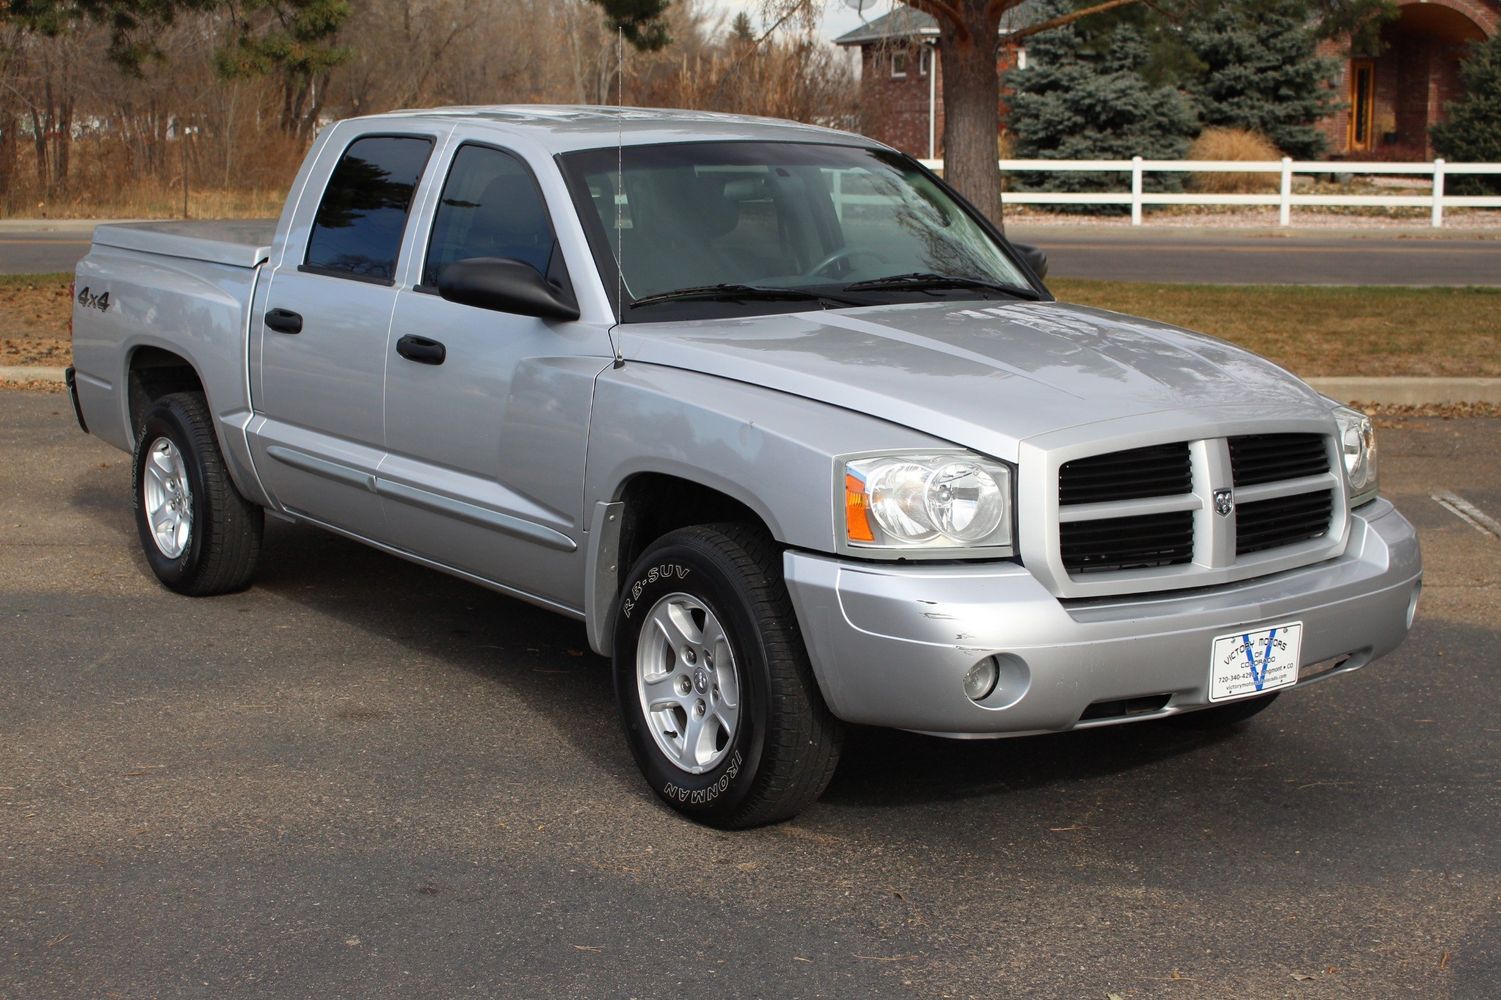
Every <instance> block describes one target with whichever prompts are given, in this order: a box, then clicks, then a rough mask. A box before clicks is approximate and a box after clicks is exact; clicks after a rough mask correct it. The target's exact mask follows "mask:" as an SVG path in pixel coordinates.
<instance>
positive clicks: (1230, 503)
mask: <svg viewBox="0 0 1501 1000" xmlns="http://www.w3.org/2000/svg"><path fill="white" fill-rule="evenodd" d="M1234 509H1235V494H1234V493H1233V492H1231V491H1230V490H1215V491H1214V512H1215V513H1216V514H1218V515H1219V516H1220V517H1229V516H1230V512H1231V511H1232V510H1234Z"/></svg>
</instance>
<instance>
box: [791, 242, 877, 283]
mask: <svg viewBox="0 0 1501 1000" xmlns="http://www.w3.org/2000/svg"><path fill="white" fill-rule="evenodd" d="M855 257H869V258H871V259H872V260H874V261H876V262H877V263H880V264H885V263H886V262H887V260H888V258H886V257H883V256H881V255H880V254H878V253H876V252H875V251H874V250H866V249H865V248H864V247H840V248H839V249H838V250H835V251H834V252H833V253H831V254H829V255H828V256H827V257H825V258H824V259H823V260H821V261H819V262H818V263H817V264H814V265H813V266H812V267H810V268H808V274H810V275H817V276H825V275H824V272H825V271H827V270H828V269H829V268H831V267H833V266H834V265H835V264H838V263H839V262H840V261H844V260H851V259H853V258H855ZM830 277H831V276H830Z"/></svg>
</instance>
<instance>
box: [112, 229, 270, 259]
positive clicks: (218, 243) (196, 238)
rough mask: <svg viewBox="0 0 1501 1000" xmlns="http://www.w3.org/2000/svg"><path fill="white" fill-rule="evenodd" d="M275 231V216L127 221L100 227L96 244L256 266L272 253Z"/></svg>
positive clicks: (168, 255) (169, 255) (170, 255)
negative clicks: (273, 217) (223, 219)
mask: <svg viewBox="0 0 1501 1000" xmlns="http://www.w3.org/2000/svg"><path fill="white" fill-rule="evenodd" d="M275 234H276V220H275V219H244V220H233V221H225V222H191V221H189V222H123V223H111V224H110V225H107V226H96V227H95V228H94V243H95V244H97V245H99V246H107V247H118V248H120V249H122V250H140V251H144V252H145V253H155V254H162V255H164V256H167V257H186V258H188V259H190V260H202V261H208V262H210V263H214V264H228V265H230V266H231V267H255V266H256V265H257V264H259V263H260V262H261V261H263V260H265V259H266V258H267V257H269V256H270V254H271V240H272V238H273V237H274V236H275Z"/></svg>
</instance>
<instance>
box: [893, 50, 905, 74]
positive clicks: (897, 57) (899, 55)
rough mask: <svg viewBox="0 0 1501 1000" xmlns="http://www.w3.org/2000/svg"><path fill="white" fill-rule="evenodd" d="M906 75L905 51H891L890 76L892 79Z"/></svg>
mask: <svg viewBox="0 0 1501 1000" xmlns="http://www.w3.org/2000/svg"><path fill="white" fill-rule="evenodd" d="M906 75H907V53H906V52H893V53H891V78H892V79H893V80H900V79H902V78H904V77H906Z"/></svg>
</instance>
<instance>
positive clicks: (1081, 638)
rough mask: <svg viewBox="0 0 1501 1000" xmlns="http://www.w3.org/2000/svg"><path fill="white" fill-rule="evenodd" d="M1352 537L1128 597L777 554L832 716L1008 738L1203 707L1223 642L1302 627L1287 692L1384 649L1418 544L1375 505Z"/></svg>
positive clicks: (1397, 625)
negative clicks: (1317, 551)
mask: <svg viewBox="0 0 1501 1000" xmlns="http://www.w3.org/2000/svg"><path fill="white" fill-rule="evenodd" d="M1350 528H1351V530H1350V541H1349V545H1348V547H1347V548H1346V550H1345V553H1344V554H1343V555H1341V556H1339V557H1337V558H1334V559H1330V560H1326V561H1325V562H1322V563H1318V564H1317V565H1313V566H1308V567H1304V568H1302V569H1297V570H1291V571H1287V572H1284V573H1279V574H1276V575H1274V576H1270V577H1264V578H1261V579H1258V580H1250V581H1246V582H1244V583H1239V584H1232V585H1226V586H1221V587H1214V588H1204V589H1200V590H1193V591H1184V592H1178V593H1166V594H1156V595H1151V596H1145V597H1143V596H1137V597H1131V598H1128V599H1109V600H1080V601H1069V602H1062V601H1059V600H1058V599H1057V598H1056V597H1054V596H1053V595H1052V594H1051V593H1049V592H1048V591H1047V590H1046V589H1045V588H1044V587H1043V586H1042V585H1041V584H1040V583H1038V582H1037V580H1036V579H1034V578H1033V577H1032V575H1031V574H1029V573H1028V572H1027V571H1026V569H1025V568H1023V567H1022V566H1019V565H1016V564H1014V563H1005V564H993V565H986V566H954V565H949V566H925V565H912V564H905V565H900V564H899V565H879V564H872V563H856V562H851V561H846V560H840V559H834V558H829V557H826V556H819V555H812V554H808V553H803V552H791V551H789V552H788V553H786V555H785V557H784V571H785V574H786V579H787V587H788V590H789V591H790V592H791V595H792V600H793V604H794V606H795V607H796V609H797V614H798V618H799V621H800V623H801V625H802V631H803V636H804V637H805V639H806V641H807V644H808V651H809V654H810V655H811V657H812V660H813V667H814V671H815V673H816V674H817V676H818V681H819V685H820V687H821V688H822V691H823V694H824V697H825V699H826V700H827V702H828V704H829V707H830V709H831V710H832V711H833V712H834V714H835V715H837V716H839V717H840V718H842V719H845V720H846V721H849V722H857V723H865V724H870V725H879V726H889V727H894V728H899V729H912V730H918V731H922V732H931V733H937V734H941V735H947V736H1012V735H1021V734H1024V733H1035V732H1057V731H1060V730H1066V729H1073V728H1078V727H1082V726H1094V725H1106V724H1109V723H1112V722H1125V721H1134V720H1136V719H1140V718H1156V717H1160V716H1164V715H1172V714H1176V713H1179V712H1186V711H1192V710H1194V709H1197V708H1204V707H1206V706H1208V705H1209V696H1208V690H1207V688H1208V681H1209V659H1210V648H1211V643H1212V642H1213V640H1214V638H1215V637H1216V636H1219V635H1223V634H1225V633H1227V632H1231V631H1236V630H1241V629H1245V630H1255V629H1260V628H1263V627H1267V626H1271V625H1276V624H1279V623H1284V622H1290V621H1301V622H1302V623H1303V644H1302V657H1301V658H1302V668H1301V670H1300V679H1299V684H1298V686H1300V687H1301V686H1303V685H1304V684H1307V683H1311V682H1312V681H1314V680H1320V679H1323V678H1324V677H1328V676H1330V675H1332V674H1333V673H1340V672H1347V671H1350V670H1354V669H1357V668H1359V667H1362V666H1364V665H1365V664H1367V663H1369V662H1370V661H1372V660H1374V659H1376V658H1377V657H1379V656H1382V655H1384V654H1386V653H1389V652H1391V651H1392V650H1393V649H1395V648H1396V647H1397V646H1398V645H1399V644H1400V643H1401V642H1402V640H1403V639H1404V638H1405V637H1406V635H1407V631H1408V628H1409V627H1410V625H1411V615H1412V613H1413V611H1414V609H1415V608H1416V603H1417V596H1418V592H1419V590H1420V589H1421V581H1422V557H1421V554H1420V552H1419V549H1418V540H1417V535H1416V533H1415V532H1414V531H1413V528H1412V525H1411V524H1409V523H1408V522H1407V520H1406V519H1405V518H1404V517H1402V515H1401V514H1399V513H1398V512H1397V510H1396V509H1395V508H1394V507H1393V506H1392V505H1391V504H1390V503H1388V502H1387V501H1385V500H1376V501H1374V502H1372V503H1370V504H1367V505H1365V506H1363V507H1361V508H1360V509H1359V510H1356V511H1354V512H1352V515H1351V518H1350ZM987 656H997V657H998V658H999V662H1000V664H1001V681H1000V684H999V685H998V687H997V690H996V692H995V693H994V694H992V695H991V696H989V697H988V698H986V699H984V702H983V703H982V704H977V703H975V702H973V701H971V700H970V699H969V698H968V697H967V696H966V695H965V694H964V690H963V683H962V682H963V678H964V675H965V674H966V672H968V670H969V669H970V667H972V666H973V665H974V664H975V663H976V662H977V661H979V660H981V659H983V658H985V657H987ZM1092 706H1093V707H1092ZM1086 714H1087V716H1088V717H1087V718H1086Z"/></svg>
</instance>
